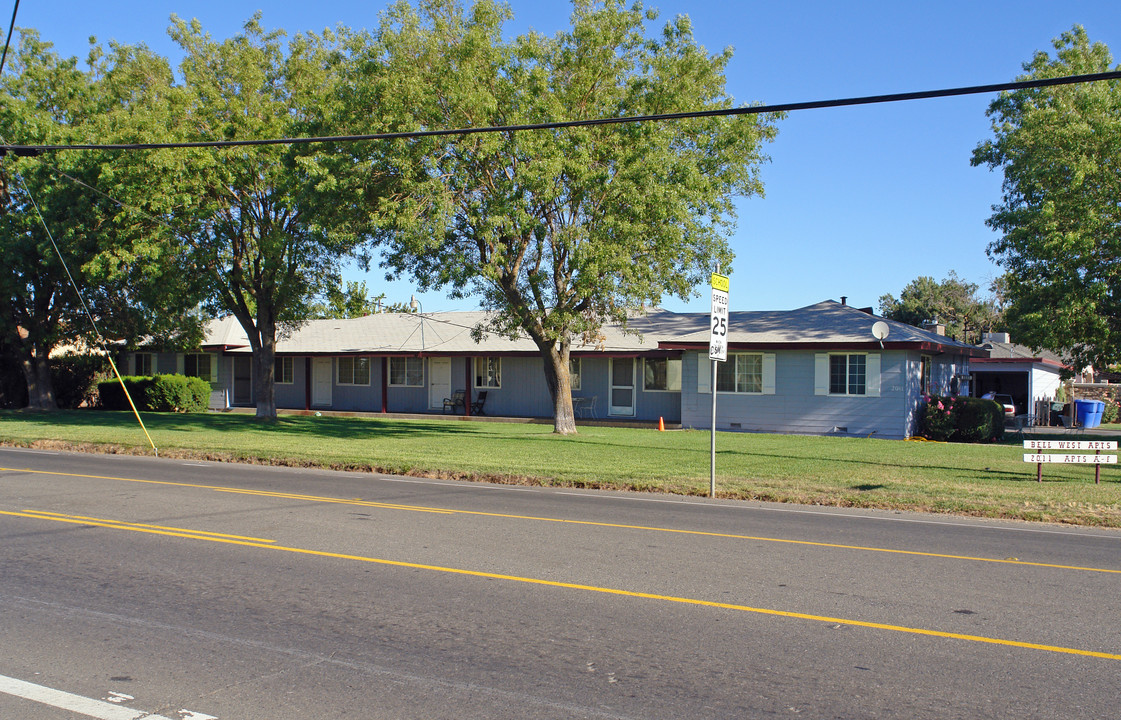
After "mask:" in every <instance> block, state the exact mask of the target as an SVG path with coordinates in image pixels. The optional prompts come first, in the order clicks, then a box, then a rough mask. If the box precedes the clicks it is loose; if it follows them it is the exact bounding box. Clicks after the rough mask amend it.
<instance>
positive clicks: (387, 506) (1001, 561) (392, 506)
mask: <svg viewBox="0 0 1121 720" xmlns="http://www.w3.org/2000/svg"><path fill="white" fill-rule="evenodd" d="M0 472H22V473H29V474H33V475H52V476H58V477H76V478H87V479H90V480H112V481H115V482H130V483H143V484H147V485H165V486H171V487H182V488H193V489H197V490H212V491H214V492H222V493H231V494H234V495H256V496H258V497H269V498H282V499H286V500H301V501H304V502H312V503H331V504H336V505H354V506H359V507H371V508H380V509H384V510H404V511H409V512H423V513H435V514H439V515H471V516H476V517H492V518H502V519H506V520H525V521H530V522H547V523H561V524H568V525H584V526H588V527H604V528H616V529H621V530H638V531H643V532H659V533H672V534H675V535H693V536H699V537H712V538H726V539H730V540H748V541H752V542H766V543H780V544H784V545H801V546H807V547H818V548H829V549H833V550H855V551H860V552H874V553H888V554H892V555H909V556H913V557H923V558H937V559H942V560H960V561H967V562H980V563H994V564H998V565H1022V566H1026V567H1038V568H1050V569H1052V570H1076V571H1079V572H1094V573H1107V574H1118V575H1121V570H1118V569H1112V568H1099V567H1084V566H1080V565H1062V564H1058V563H1042V562H1032V561H1029V560H1020V559H1019V558H989V557H978V556H975V555H951V554H947V553H934V552H924V551H921V550H900V549H898V548H882V547H872V546H868V545H843V544H840V543H826V542H816V541H813V540H791V539H788V538H774V537H763V536H758V535H739V534H734V533H717V532H708V531H704V530H682V529H679V528H665V527H653V526H649V525H627V524H623V523H608V522H599V521H595V520H570V519H567V518H551V517H543V516H539V515H515V514H510V513H493V512H485V511H482V510H450V509H447V508H435V507H426V506H423V505H402V504H397V503H384V502H374V501H371V500H363V499H362V498H334V497H326V496H321V495H305V494H302V493H286V492H275V491H271V490H249V489H242V488H230V487H223V486H221V485H202V484H197V483H184V482H172V481H169V480H144V479H141V478H123V477H112V476H106V475H84V474H80V473H62V472H48V471H45V470H30V469H21V468H5V467H0Z"/></svg>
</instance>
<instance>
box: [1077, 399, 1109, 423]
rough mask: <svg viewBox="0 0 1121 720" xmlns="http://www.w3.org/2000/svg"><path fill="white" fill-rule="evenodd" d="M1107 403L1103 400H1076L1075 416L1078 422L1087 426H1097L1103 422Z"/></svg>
mask: <svg viewBox="0 0 1121 720" xmlns="http://www.w3.org/2000/svg"><path fill="white" fill-rule="evenodd" d="M1104 413H1105V403H1104V402H1102V401H1101V400H1075V401H1074V416H1075V418H1076V419H1077V420H1078V424H1079V425H1081V426H1082V427H1085V428H1095V427H1097V426H1099V425H1101V424H1102V415H1103V414H1104Z"/></svg>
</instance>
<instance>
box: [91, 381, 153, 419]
mask: <svg viewBox="0 0 1121 720" xmlns="http://www.w3.org/2000/svg"><path fill="white" fill-rule="evenodd" d="M121 380H122V381H123V382H124V385H125V387H126V388H128V394H129V397H131V398H132V402H133V403H135V404H136V409H137V410H147V409H148V404H147V403H148V388H149V387H150V386H151V385H152V380H153V378H150V377H144V376H132V375H125V376H124V377H122V378H121ZM97 394H98V397H99V404H100V405H101V407H102V408H104V409H106V410H131V409H132V408H131V407H130V406H129V404H128V398H126V397H125V393H124V390H122V389H121V383H119V382H117V380H116V379H113V380H103V381H101V382H99V383H98V384H97Z"/></svg>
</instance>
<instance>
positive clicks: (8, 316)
mask: <svg viewBox="0 0 1121 720" xmlns="http://www.w3.org/2000/svg"><path fill="white" fill-rule="evenodd" d="M9 68H10V73H5V76H4V78H3V81H2V85H0V86H2V93H3V94H2V96H0V136H2V137H3V140H4V141H6V142H9V143H15V144H71V143H90V142H105V141H112V140H116V139H120V138H122V137H131V136H134V135H135V134H136V123H137V122H140V123H141V124H143V122H144V119H143V118H144V116H145V110H144V107H145V105H146V102H145V101H143V100H141V99H139V98H138V96H137V82H138V81H140V80H141V78H144V77H150V76H153V75H157V76H158V75H160V74H161V73H163V74H165V75H167V76H169V75H170V71H169V70H168V68H167V64H166V62H164V61H161V60H160V59H159V58H156V57H155V56H153V55H152V54H151V53H150V52H148V51H147V50H146V49H144V48H135V47H126V46H116V45H114V46H111V48H110V51H109V52H108V53H106V52H105V51H104V49H102V48H100V47H98V46H96V45H93V46H91V52H90V55H89V57H88V61H87V63H86V66H85V67H82V66H80V65H79V63H78V61H77V60H76V59H75V58H62V57H60V56H59V55H58V54H57V53H55V52H54V51H53V50H52V49H51V45H50V44H49V43H45V42H43V41H41V40H40V39H39V36H38V34H37V33H36V32H34V31H32V30H22V31H21V32H20V40H19V43H18V45H17V46H16V47H15V52H14V55H13V56H12V57H11V65H10V66H9ZM0 163H2V164H0V176H2V177H3V179H4V183H3V185H4V192H3V193H2V205H0V257H2V258H3V262H2V263H0V317H2V318H3V325H2V328H3V332H4V334H5V337H6V340H7V342H8V344H9V346H10V347H12V348H14V350H15V352H16V354H17V355H18V358H19V362H20V366H21V368H22V370H23V374H24V377H25V380H26V383H27V390H28V398H29V402H30V404H31V405H32V407H35V408H38V409H43V410H49V409H52V408H53V407H54V406H55V397H54V389H53V387H52V384H51V375H50V353H51V351H52V350H54V349H55V348H57V347H58V346H59V345H61V344H64V343H77V342H79V341H81V340H85V341H86V342H87V343H88V344H93V345H96V344H97V343H98V342H99V341H100V340H101V339H102V338H98V337H96V334H95V333H94V328H93V326H92V324H91V322H90V320H89V318H88V317H87V316H86V314H85V312H84V311H83V307H82V301H81V300H80V299H79V297H78V295H77V294H76V292H75V290H74V288H73V287H72V286H71V283H70V277H71V276H73V278H74V281H75V282H76V283H77V284H78V286H79V288H80V289H81V292H82V294H83V297H84V299H85V302H86V304H87V305H88V307H89V309H90V311H91V313H92V315H93V317H94V318H95V319H96V322H97V325H98V328H99V329H100V331H101V332H102V333H103V334H104V335H106V336H108V337H110V338H114V339H120V338H124V339H126V340H127V339H135V338H137V337H139V336H141V335H148V334H153V333H160V332H167V331H169V330H170V328H171V327H173V326H174V327H176V328H180V329H183V327H182V323H181V322H180V318H181V317H182V311H183V309H184V307H185V306H188V305H189V304H190V303H191V301H192V296H191V282H190V280H189V276H184V275H183V274H182V273H180V272H176V270H175V267H174V265H173V264H172V261H171V256H170V254H169V253H168V252H167V248H166V247H165V246H163V245H162V244H160V243H158V242H153V241H152V239H151V238H150V237H149V236H148V235H147V233H146V232H145V231H144V230H143V229H141V228H138V227H137V226H136V225H135V224H133V223H131V222H130V221H128V220H127V219H126V218H125V215H126V214H125V213H123V212H122V209H121V207H120V205H119V204H118V203H117V202H115V201H113V200H112V199H110V198H109V197H108V196H107V195H106V194H105V193H104V192H98V191H95V190H94V189H93V188H103V189H108V188H111V187H112V186H113V183H114V180H113V177H114V170H113V157H112V156H110V155H108V154H106V153H103V152H66V153H56V154H49V155H45V156H43V157H17V156H15V155H11V154H9V155H6V156H4V157H3V158H2V159H0ZM52 239H53V241H54V242H53V243H52ZM56 246H57V252H56ZM60 255H61V257H62V258H63V259H65V262H66V267H65V268H64V266H63V263H62V260H61V259H60V257H59V256H60ZM67 268H68V269H69V272H67Z"/></svg>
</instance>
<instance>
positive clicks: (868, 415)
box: [681, 350, 908, 438]
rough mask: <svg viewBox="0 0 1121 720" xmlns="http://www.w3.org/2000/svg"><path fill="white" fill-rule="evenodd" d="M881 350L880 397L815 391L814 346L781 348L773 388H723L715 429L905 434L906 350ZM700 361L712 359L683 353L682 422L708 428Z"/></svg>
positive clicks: (709, 414)
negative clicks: (757, 391)
mask: <svg viewBox="0 0 1121 720" xmlns="http://www.w3.org/2000/svg"><path fill="white" fill-rule="evenodd" d="M880 355H881V357H880V394H879V396H878V397H872V396H855V395H853V396H837V395H816V394H815V393H814V376H815V367H814V356H815V353H814V352H809V351H796V350H780V351H777V352H776V353H775V393H774V394H773V395H747V394H739V393H719V394H718V395H717V401H716V429H717V430H745V431H755V432H775V433H798V434H810V435H826V434H830V433H841V434H846V435H862V436H869V435H874V436H875V437H882V438H902V437H905V436H906V435H907V421H908V413H907V410H906V398H907V396H908V392H907V382H906V369H907V362H906V356H907V353H905V352H904V351H886V352H883V353H880ZM699 362H708V358H707V355H704V356H702V355H701V354H700V353H686V354H685V362H684V364H683V367H682V401H681V406H682V411H681V423H682V425H684V426H685V427H693V428H708V427H710V425H711V423H712V396H711V394H708V393H705V394H700V393H698V392H697V372H698V366H699Z"/></svg>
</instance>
